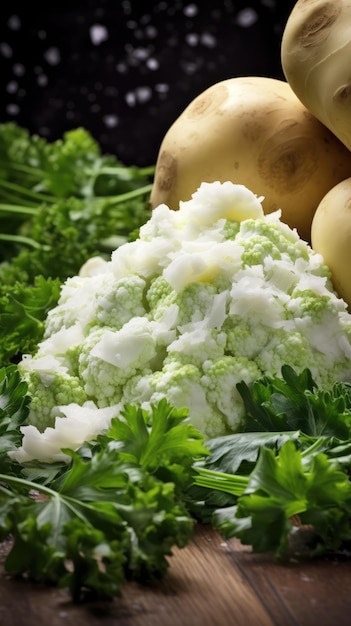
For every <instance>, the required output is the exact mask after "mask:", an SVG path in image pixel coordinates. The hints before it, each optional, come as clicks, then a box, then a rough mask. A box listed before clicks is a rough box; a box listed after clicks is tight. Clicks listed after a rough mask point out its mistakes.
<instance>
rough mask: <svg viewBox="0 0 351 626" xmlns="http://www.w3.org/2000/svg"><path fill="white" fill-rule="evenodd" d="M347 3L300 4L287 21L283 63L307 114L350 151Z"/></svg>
mask: <svg viewBox="0 0 351 626" xmlns="http://www.w3.org/2000/svg"><path fill="white" fill-rule="evenodd" d="M350 56H351V3H350V1H349V0H298V2H296V4H295V5H294V7H293V9H292V11H291V13H290V15H289V18H288V20H287V22H286V25H285V28H284V31H283V36H282V41H281V62H282V68H283V71H284V75H285V78H286V80H287V81H288V82H289V84H290V86H291V88H292V89H293V91H294V93H296V95H297V97H298V98H299V100H301V102H302V103H303V104H304V105H305V106H306V107H307V108H308V110H309V111H311V113H312V114H313V115H314V116H315V117H317V118H318V119H319V120H320V121H321V122H322V123H323V124H324V125H325V126H327V128H329V130H330V131H331V132H332V133H333V134H334V135H335V136H336V137H338V139H339V140H340V141H342V142H343V143H344V144H345V146H346V147H347V148H348V149H349V150H351V124H350V106H351V73H350Z"/></svg>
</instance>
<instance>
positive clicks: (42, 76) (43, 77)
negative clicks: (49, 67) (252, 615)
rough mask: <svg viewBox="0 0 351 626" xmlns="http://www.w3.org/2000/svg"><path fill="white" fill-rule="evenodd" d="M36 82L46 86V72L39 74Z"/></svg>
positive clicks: (40, 85)
mask: <svg viewBox="0 0 351 626" xmlns="http://www.w3.org/2000/svg"><path fill="white" fill-rule="evenodd" d="M37 83H38V85H39V87H46V85H47V84H48V77H47V76H46V74H39V76H38V78H37Z"/></svg>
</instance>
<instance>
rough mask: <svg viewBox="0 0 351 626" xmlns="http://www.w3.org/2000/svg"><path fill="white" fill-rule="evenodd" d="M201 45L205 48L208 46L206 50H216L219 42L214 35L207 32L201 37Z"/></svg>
mask: <svg viewBox="0 0 351 626" xmlns="http://www.w3.org/2000/svg"><path fill="white" fill-rule="evenodd" d="M201 43H202V45H203V46H206V48H215V47H216V45H217V40H216V38H215V37H214V35H211V33H207V32H205V33H202V35H201Z"/></svg>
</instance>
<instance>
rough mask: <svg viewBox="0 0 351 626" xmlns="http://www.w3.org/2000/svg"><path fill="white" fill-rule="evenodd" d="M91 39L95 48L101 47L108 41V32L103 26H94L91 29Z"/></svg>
mask: <svg viewBox="0 0 351 626" xmlns="http://www.w3.org/2000/svg"><path fill="white" fill-rule="evenodd" d="M89 34H90V39H91V42H92V44H93V45H94V46H98V45H100V44H101V43H102V42H103V41H106V40H107V39H108V31H107V28H106V27H105V26H103V25H102V24H94V25H93V26H91V27H90V29H89Z"/></svg>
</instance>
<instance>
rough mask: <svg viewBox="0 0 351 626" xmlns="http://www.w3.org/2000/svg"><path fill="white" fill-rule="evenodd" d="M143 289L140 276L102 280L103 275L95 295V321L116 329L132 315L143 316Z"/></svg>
mask: <svg viewBox="0 0 351 626" xmlns="http://www.w3.org/2000/svg"><path fill="white" fill-rule="evenodd" d="M108 277H109V275H108ZM144 290H145V280H144V279H143V278H141V277H140V276H128V278H120V279H119V280H117V279H115V280H112V281H111V280H109V281H104V275H103V276H102V289H101V292H100V293H98V294H97V296H96V322H97V323H98V324H99V325H101V326H110V327H111V328H114V329H115V330H118V329H119V328H122V326H123V324H125V323H126V322H128V321H129V320H130V319H131V318H132V317H140V316H143V315H144V314H145V307H144V305H143V300H144Z"/></svg>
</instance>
